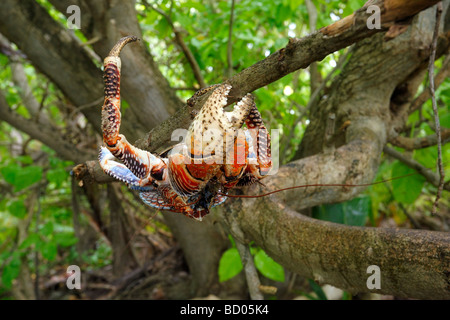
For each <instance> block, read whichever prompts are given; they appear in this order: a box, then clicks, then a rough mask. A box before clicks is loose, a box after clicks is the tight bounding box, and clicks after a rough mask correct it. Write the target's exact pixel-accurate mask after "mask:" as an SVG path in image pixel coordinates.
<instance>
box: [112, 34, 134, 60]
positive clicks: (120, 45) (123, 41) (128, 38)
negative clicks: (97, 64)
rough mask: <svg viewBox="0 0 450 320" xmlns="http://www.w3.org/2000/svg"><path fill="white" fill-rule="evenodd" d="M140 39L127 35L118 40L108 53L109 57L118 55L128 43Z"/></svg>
mask: <svg viewBox="0 0 450 320" xmlns="http://www.w3.org/2000/svg"><path fill="white" fill-rule="evenodd" d="M137 40H139V39H138V37H136V36H126V37H123V38H121V39H120V40H119V41H117V43H116V45H115V46H114V47H113V48H112V49H111V51H110V52H109V54H108V57H118V56H119V54H120V51H122V49H123V47H125V46H126V45H127V44H128V43H130V42H134V41H137Z"/></svg>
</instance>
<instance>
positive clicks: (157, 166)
mask: <svg viewBox="0 0 450 320" xmlns="http://www.w3.org/2000/svg"><path fill="white" fill-rule="evenodd" d="M136 40H137V38H136V37H134V36H128V37H124V38H122V39H120V40H119V41H118V42H117V44H116V45H115V46H114V48H113V49H112V50H111V52H110V53H109V55H108V57H106V58H105V61H104V80H105V100H104V103H103V107H102V131H103V142H104V143H105V144H106V148H107V149H108V150H109V151H110V153H111V154H112V155H113V156H114V157H115V158H116V159H119V160H121V161H122V163H123V165H121V164H119V163H118V162H115V161H113V160H111V159H110V158H109V156H108V157H106V158H105V160H107V161H109V162H110V164H109V165H107V164H106V163H105V164H104V165H103V166H102V167H103V168H105V172H107V173H108V174H110V175H112V176H116V177H122V178H125V176H126V175H129V172H125V171H124V166H125V167H126V168H128V169H129V171H130V172H131V173H132V174H133V175H134V176H135V178H137V179H140V180H147V181H148V182H151V181H152V180H158V181H160V180H164V179H165V178H166V175H167V173H166V168H167V166H166V164H165V163H164V161H163V160H162V159H161V158H159V157H156V156H154V155H153V154H151V153H149V152H147V151H144V150H141V149H139V148H136V147H134V146H133V145H131V144H130V143H129V142H128V141H127V139H126V138H125V136H124V135H121V134H119V129H120V122H121V114H120V67H121V61H120V58H119V54H120V51H121V50H122V49H123V47H124V46H125V45H126V44H127V43H129V42H132V41H136ZM100 157H102V154H100ZM111 161H113V162H111ZM114 167H115V168H114ZM127 179H128V180H129V181H131V183H130V185H131V184H132V183H134V182H133V181H134V180H133V179H131V178H129V177H128V176H127ZM125 182H127V181H125ZM127 183H128V182H127ZM140 187H142V186H140Z"/></svg>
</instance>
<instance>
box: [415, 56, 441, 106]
mask: <svg viewBox="0 0 450 320" xmlns="http://www.w3.org/2000/svg"><path fill="white" fill-rule="evenodd" d="M449 75H450V54H448V55H447V57H446V58H445V60H444V62H443V63H442V67H441V69H440V70H439V72H438V73H437V75H436V76H435V77H434V86H435V89H436V88H437V87H439V86H440V85H441V84H442V82H444V80H445V79H446V78H447V77H448V76H449ZM430 80H431V79H430ZM430 98H431V91H430V88H426V89H425V90H423V91H422V93H421V94H420V95H419V96H417V98H416V99H414V100H413V102H411V105H410V107H409V113H413V112H414V111H416V110H418V109H419V108H420V107H421V106H422V105H423V104H424V103H425V102H426V101H427V100H428V99H430Z"/></svg>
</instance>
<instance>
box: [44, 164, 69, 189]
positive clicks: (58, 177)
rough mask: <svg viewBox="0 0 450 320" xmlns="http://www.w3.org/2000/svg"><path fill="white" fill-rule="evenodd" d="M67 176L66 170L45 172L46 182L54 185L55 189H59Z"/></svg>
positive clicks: (59, 169)
mask: <svg viewBox="0 0 450 320" xmlns="http://www.w3.org/2000/svg"><path fill="white" fill-rule="evenodd" d="M68 176H69V175H68V173H67V172H66V170H64V169H62V168H58V169H53V170H49V171H48V172H47V180H48V181H49V182H53V183H54V184H56V187H57V188H59V187H61V185H62V183H63V182H64V181H65V180H66V179H67V178H68Z"/></svg>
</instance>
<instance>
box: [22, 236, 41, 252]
mask: <svg viewBox="0 0 450 320" xmlns="http://www.w3.org/2000/svg"><path fill="white" fill-rule="evenodd" d="M39 241H41V240H40V239H39V235H37V234H36V233H31V234H30V235H28V237H26V238H25V240H23V241H22V243H21V244H20V246H19V249H20V250H24V249H26V248H28V247H30V246H31V245H33V244H37V243H38V242H39Z"/></svg>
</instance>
